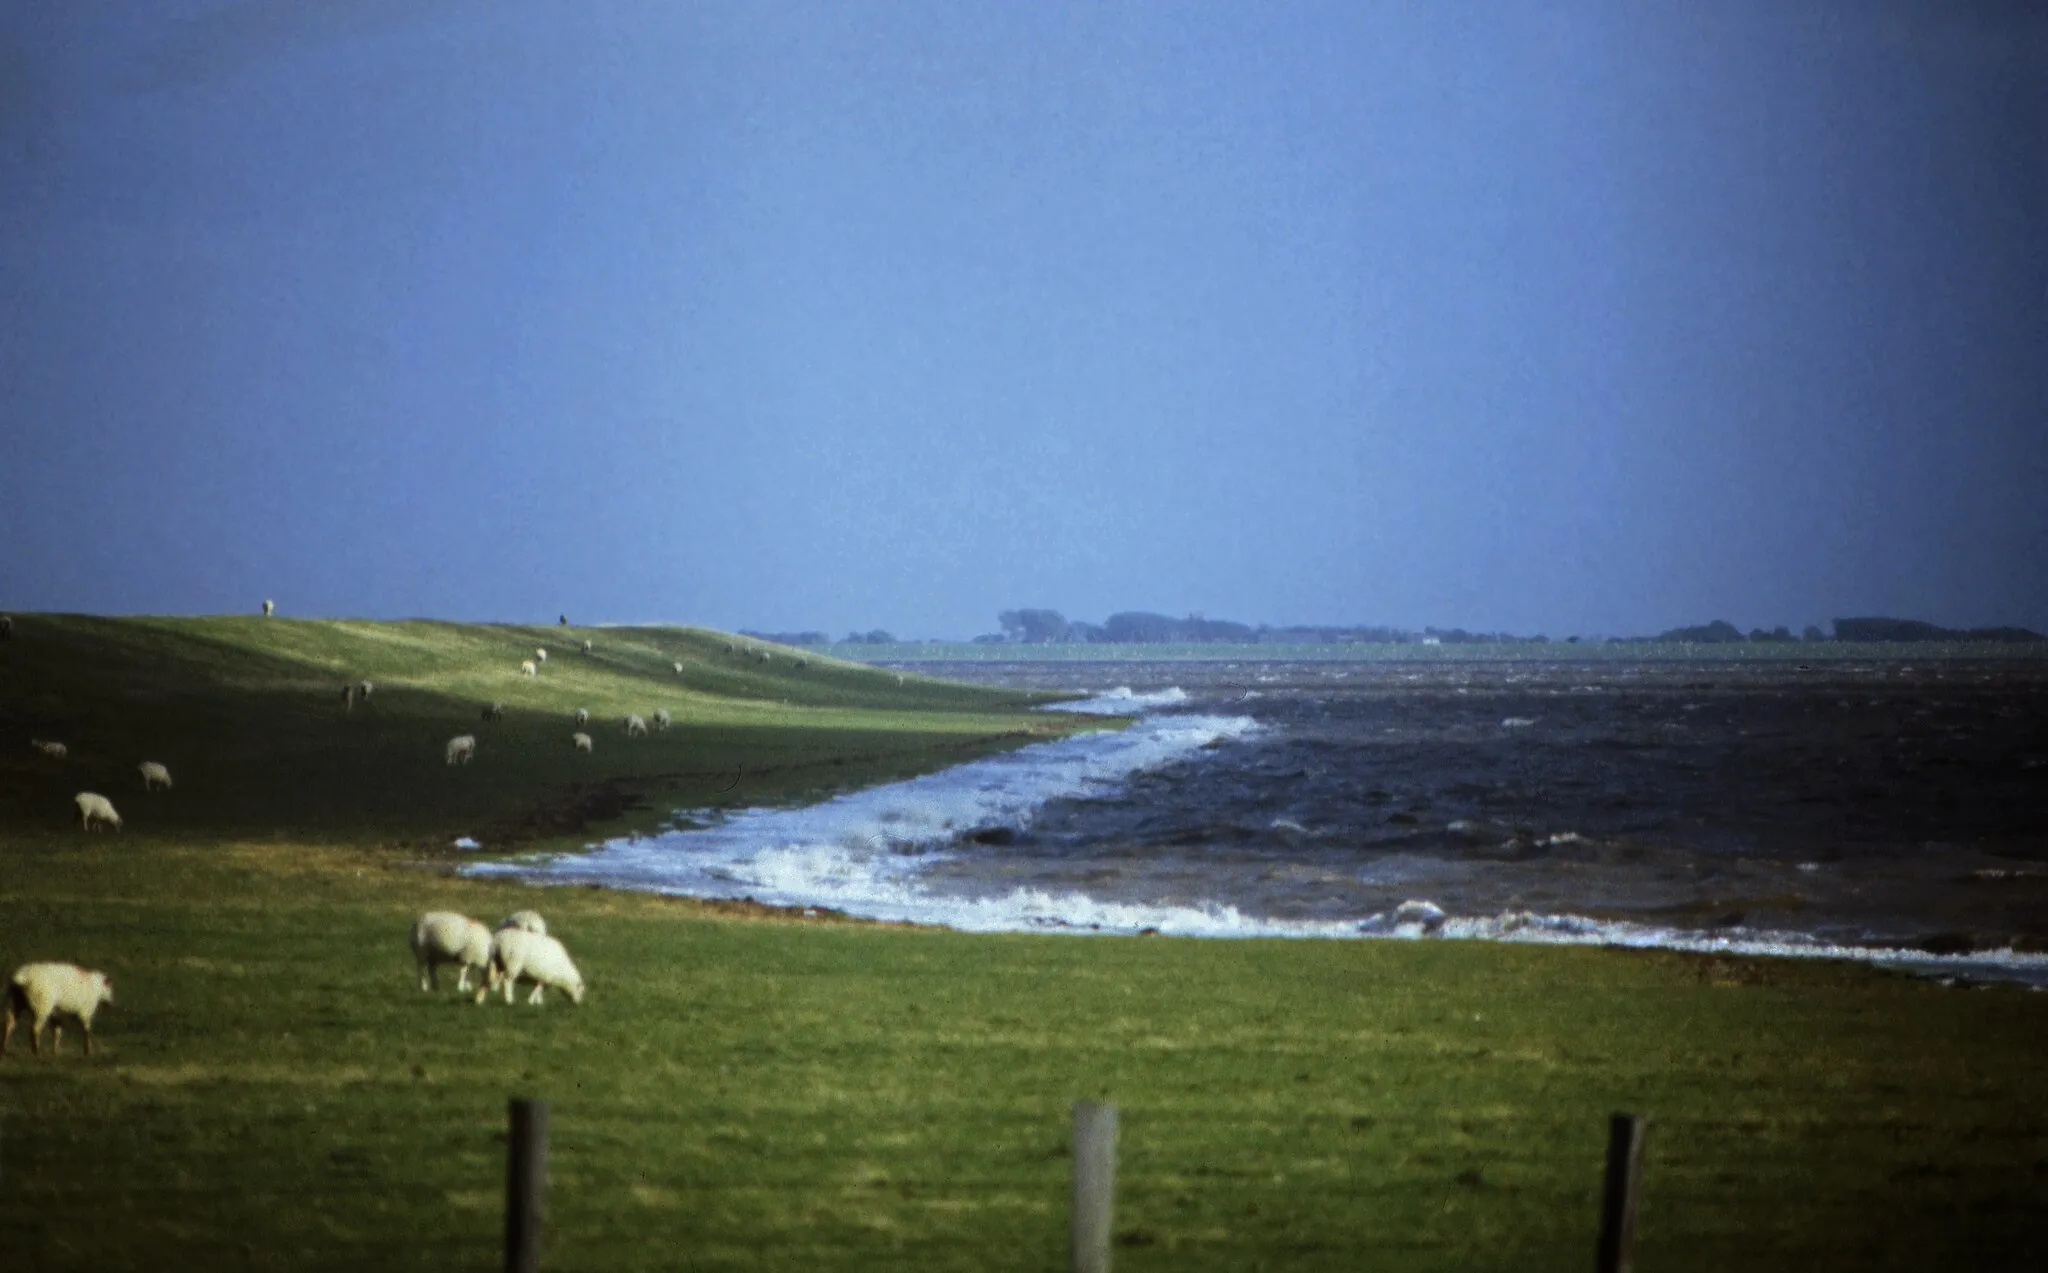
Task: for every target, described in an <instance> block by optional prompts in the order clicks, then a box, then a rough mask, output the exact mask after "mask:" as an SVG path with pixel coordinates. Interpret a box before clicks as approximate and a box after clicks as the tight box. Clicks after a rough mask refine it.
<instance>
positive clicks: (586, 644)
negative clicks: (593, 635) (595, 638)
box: [583, 641, 590, 654]
mask: <svg viewBox="0 0 2048 1273" xmlns="http://www.w3.org/2000/svg"><path fill="white" fill-rule="evenodd" d="M583 652H584V653H585V654H588V653H590V642H588V641H585V642H584V643H583Z"/></svg>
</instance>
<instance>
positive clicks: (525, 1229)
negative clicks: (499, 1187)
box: [505, 1097, 548, 1273]
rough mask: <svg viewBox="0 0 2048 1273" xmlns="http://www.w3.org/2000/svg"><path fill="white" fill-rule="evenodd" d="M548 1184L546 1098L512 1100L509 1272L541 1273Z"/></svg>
mask: <svg viewBox="0 0 2048 1273" xmlns="http://www.w3.org/2000/svg"><path fill="white" fill-rule="evenodd" d="M547 1184H548V1106H547V1102H546V1101H531V1100H520V1099H518V1098H517V1097H515V1098H513V1101H512V1132H511V1137H510V1139H509V1140H508V1141H507V1142H506V1145H505V1273H538V1270H539V1268H540V1219H541V1203H542V1201H543V1199H544V1196H545V1194H546V1191H547Z"/></svg>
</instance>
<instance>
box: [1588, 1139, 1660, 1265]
mask: <svg viewBox="0 0 2048 1273" xmlns="http://www.w3.org/2000/svg"><path fill="white" fill-rule="evenodd" d="M1648 1130H1649V1128H1648V1124H1647V1123H1646V1122H1645V1121H1644V1120H1643V1119H1640V1118H1638V1117H1636V1116H1635V1115H1634V1114H1616V1115H1615V1116H1614V1117H1613V1118H1612V1119H1610V1120H1609V1121H1608V1124H1607V1180H1606V1186H1605V1188H1603V1189H1602V1190H1601V1193H1600V1250H1599V1256H1598V1259H1597V1260H1596V1261H1595V1263H1594V1265H1593V1267H1594V1269H1595V1270H1596V1271H1597V1273H1631V1270H1633V1269H1634V1268H1635V1266H1636V1250H1635V1248H1636V1196H1637V1194H1638V1193H1639V1192H1640V1190H1639V1186H1640V1185H1641V1184H1642V1179H1643V1135H1644V1133H1645V1132H1646V1131H1648Z"/></svg>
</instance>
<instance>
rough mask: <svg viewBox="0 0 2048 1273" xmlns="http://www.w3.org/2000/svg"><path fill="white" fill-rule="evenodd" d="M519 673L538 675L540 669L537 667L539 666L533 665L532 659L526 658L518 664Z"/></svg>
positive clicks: (522, 674)
mask: <svg viewBox="0 0 2048 1273" xmlns="http://www.w3.org/2000/svg"><path fill="white" fill-rule="evenodd" d="M519 675H521V676H539V675H540V669H539V668H537V667H535V666H534V665H533V660H532V659H528V660H526V661H525V662H524V663H521V664H520V665H519Z"/></svg>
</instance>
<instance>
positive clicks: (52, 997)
mask: <svg viewBox="0 0 2048 1273" xmlns="http://www.w3.org/2000/svg"><path fill="white" fill-rule="evenodd" d="M113 1001H114V983H113V982H112V981H110V980H108V979H107V974H105V973H103V972H94V971H92V970H91V969H88V968H80V967H79V966H78V965H76V964H23V965H22V966H21V967H19V968H16V969H15V970H14V976H12V977H10V978H8V981H7V1028H6V1030H5V1031H4V1032H0V1056H6V1055H7V1044H8V1042H9V1041H10V1040H12V1039H13V1038H14V1022H15V1020H16V1019H17V1018H19V1017H27V1018H29V1032H28V1050H29V1051H30V1052H31V1053H33V1054H35V1055H37V1056H41V1055H42V1053H43V1047H42V1044H43V1027H44V1026H45V1025H50V1024H51V1021H50V1018H52V1017H57V1018H63V1017H74V1018H76V1019H77V1021H78V1024H79V1026H80V1027H81V1028H83V1029H84V1030H85V1054H86V1055H87V1056H91V1055H92V1014H93V1013H95V1012H98V1011H99V1009H100V1005H101V1004H103V1003H112V1002H113ZM63 1048H64V1024H63V1022H62V1020H61V1019H60V1020H59V1021H57V1022H56V1023H55V1027H54V1028H53V1029H52V1030H51V1031H50V1051H52V1052H61V1051H62V1050H63Z"/></svg>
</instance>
